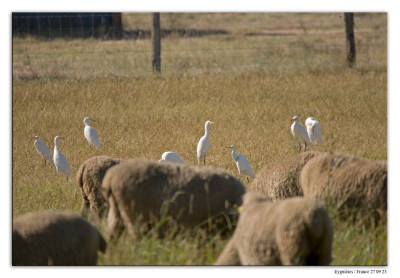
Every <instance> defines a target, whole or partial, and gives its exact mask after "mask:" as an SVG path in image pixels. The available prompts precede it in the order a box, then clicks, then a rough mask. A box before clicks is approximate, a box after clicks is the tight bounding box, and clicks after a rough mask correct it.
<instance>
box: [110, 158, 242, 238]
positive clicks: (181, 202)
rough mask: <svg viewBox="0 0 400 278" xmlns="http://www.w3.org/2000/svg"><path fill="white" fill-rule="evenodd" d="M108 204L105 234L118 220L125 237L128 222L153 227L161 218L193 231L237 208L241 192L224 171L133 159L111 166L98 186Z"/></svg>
mask: <svg viewBox="0 0 400 278" xmlns="http://www.w3.org/2000/svg"><path fill="white" fill-rule="evenodd" d="M102 190H103V196H104V197H105V198H106V199H107V200H109V205H110V212H109V215H108V219H107V221H108V226H109V231H110V234H111V235H112V234H113V233H114V229H115V225H113V224H112V223H114V224H116V223H117V222H118V219H116V218H119V217H120V218H121V219H122V222H123V224H124V226H125V227H126V228H127V229H128V231H129V232H130V233H133V231H134V223H140V225H141V226H142V224H144V226H146V225H147V224H149V225H150V226H154V225H156V224H157V223H158V222H159V221H160V220H161V219H162V218H164V217H168V220H169V221H170V222H171V223H174V225H177V226H182V227H183V228H194V227H196V226H198V225H201V224H202V223H204V222H207V221H208V219H209V218H210V217H212V216H215V215H217V214H219V213H222V214H223V213H225V212H227V211H228V210H229V209H230V208H231V207H232V206H234V205H237V206H240V205H241V203H242V199H241V198H242V195H243V194H244V191H245V188H244V186H243V184H242V183H241V182H240V181H239V180H238V179H236V178H235V177H233V176H231V175H230V174H228V173H227V172H226V171H224V170H221V169H216V168H213V167H193V166H188V165H182V164H173V163H165V164H164V163H157V162H155V161H151V160H145V159H135V160H130V161H127V162H125V163H122V164H119V165H117V166H114V167H113V168H111V169H110V170H109V171H108V172H107V173H106V175H105V177H104V180H103V184H102Z"/></svg>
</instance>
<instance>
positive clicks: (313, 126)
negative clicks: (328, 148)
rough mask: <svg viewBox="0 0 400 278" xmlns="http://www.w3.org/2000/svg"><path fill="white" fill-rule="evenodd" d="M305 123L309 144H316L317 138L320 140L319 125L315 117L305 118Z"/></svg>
mask: <svg viewBox="0 0 400 278" xmlns="http://www.w3.org/2000/svg"><path fill="white" fill-rule="evenodd" d="M305 124H306V128H307V133H308V138H309V139H310V142H311V144H313V145H316V144H317V140H319V141H320V142H322V135H321V125H320V123H319V122H318V121H317V119H315V118H313V117H309V118H307V120H306V122H305Z"/></svg>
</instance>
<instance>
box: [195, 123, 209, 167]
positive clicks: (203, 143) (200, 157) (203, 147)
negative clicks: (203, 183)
mask: <svg viewBox="0 0 400 278" xmlns="http://www.w3.org/2000/svg"><path fill="white" fill-rule="evenodd" d="M210 124H213V122H210V121H207V122H206V123H205V127H204V129H205V133H204V135H203V137H201V138H200V140H199V143H198V144H197V161H198V163H199V164H200V162H203V163H204V165H205V164H206V156H207V153H208V150H209V149H210V131H209V130H208V127H209V126H210Z"/></svg>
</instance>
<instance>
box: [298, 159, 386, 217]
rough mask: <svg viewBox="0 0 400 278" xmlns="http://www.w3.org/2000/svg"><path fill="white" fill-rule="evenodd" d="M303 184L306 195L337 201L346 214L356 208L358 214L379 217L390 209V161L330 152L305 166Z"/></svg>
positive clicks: (330, 202)
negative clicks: (388, 181) (388, 172)
mask: <svg viewBox="0 0 400 278" xmlns="http://www.w3.org/2000/svg"><path fill="white" fill-rule="evenodd" d="M300 186H301V188H302V190H303V193H304V196H305V197H312V198H315V199H317V200H320V201H323V202H324V203H326V204H329V205H333V206H334V207H336V208H338V209H339V211H341V212H343V214H342V215H343V216H346V214H347V213H346V211H347V212H349V211H348V209H350V210H353V209H356V211H358V212H357V214H358V215H355V216H357V217H359V216H361V217H362V216H363V214H364V212H367V214H366V216H367V218H370V216H371V212H374V213H375V212H377V214H376V215H375V216H376V217H379V215H382V213H383V215H384V214H385V211H386V209H387V162H386V161H374V160H369V159H365V158H361V157H357V156H351V155H344V154H331V153H326V154H323V155H320V156H317V157H315V158H313V159H311V160H310V161H309V162H308V163H307V164H306V166H304V168H303V170H302V171H301V174H300ZM353 212H354V210H353ZM351 214H352V215H353V216H354V214H353V213H351ZM376 220H377V219H376Z"/></svg>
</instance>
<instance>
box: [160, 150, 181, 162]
mask: <svg viewBox="0 0 400 278" xmlns="http://www.w3.org/2000/svg"><path fill="white" fill-rule="evenodd" d="M158 162H174V163H182V164H184V163H185V160H183V158H182V157H181V156H180V155H179V154H177V153H176V152H164V153H163V154H162V155H161V159H160V160H159V161H158Z"/></svg>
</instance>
